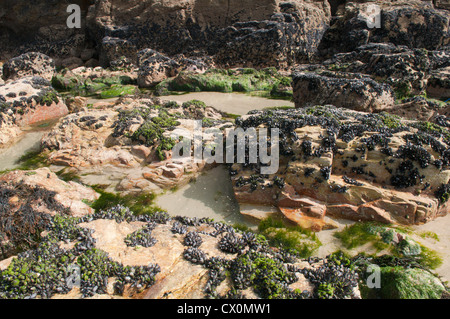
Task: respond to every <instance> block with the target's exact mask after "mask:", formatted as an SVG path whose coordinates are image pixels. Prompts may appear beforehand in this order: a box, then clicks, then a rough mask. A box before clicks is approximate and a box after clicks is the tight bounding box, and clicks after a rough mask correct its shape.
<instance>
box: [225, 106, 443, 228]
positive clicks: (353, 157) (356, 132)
mask: <svg viewBox="0 0 450 319" xmlns="http://www.w3.org/2000/svg"><path fill="white" fill-rule="evenodd" d="M237 124H238V126H240V127H242V128H244V129H247V128H248V127H259V128H263V127H267V128H280V129H281V132H280V159H279V170H278V172H277V173H276V174H272V175H262V174H261V172H260V165H255V164H253V165H249V164H248V163H246V164H234V165H233V166H232V171H231V172H232V180H233V185H234V190H235V195H236V199H237V200H238V202H239V203H240V204H241V205H246V204H253V205H265V206H275V207H278V208H279V209H280V211H281V212H282V213H283V214H285V215H286V216H287V218H289V219H291V220H293V221H295V222H297V223H299V224H302V223H304V224H308V223H309V224H311V225H312V228H313V229H314V230H320V229H322V228H323V227H324V226H326V223H325V220H324V217H325V216H332V217H338V218H344V219H350V220H355V221H378V222H383V223H399V224H406V225H411V224H420V223H424V222H428V221H430V220H433V219H435V218H436V217H438V216H440V215H445V214H447V213H448V204H447V199H446V198H447V195H445V194H447V193H446V192H447V189H448V186H446V185H447V183H448V182H449V179H450V171H449V169H448V161H447V159H446V158H447V155H446V154H447V150H448V145H447V142H446V136H448V134H449V133H448V130H447V129H446V128H444V127H440V126H439V125H436V124H432V123H429V122H419V121H411V122H410V121H405V120H402V119H401V118H399V117H396V116H392V115H388V114H370V113H359V112H354V111H349V110H344V109H335V108H334V107H312V108H304V109H297V110H289V111H265V112H253V114H249V115H246V116H244V117H242V118H241V119H239V120H238V121H237ZM311 219H313V221H314V223H313V222H312V221H311Z"/></svg>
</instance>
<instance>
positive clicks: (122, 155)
mask: <svg viewBox="0 0 450 319" xmlns="http://www.w3.org/2000/svg"><path fill="white" fill-rule="evenodd" d="M162 106H165V107H162ZM221 118H222V116H221V115H220V113H218V112H217V111H216V110H214V109H213V108H211V107H206V106H205V105H204V104H202V102H199V103H195V102H194V103H189V102H187V103H185V104H183V105H178V104H177V103H176V102H172V103H159V101H154V100H151V99H148V98H140V99H136V98H123V99H121V100H119V101H118V102H117V103H116V105H114V106H113V107H112V108H111V107H108V106H103V107H101V108H98V109H93V110H84V111H82V112H79V113H76V114H70V115H68V116H66V117H64V118H62V119H61V120H60V121H59V123H58V124H57V125H56V126H55V128H54V129H53V130H52V131H51V132H49V133H48V134H47V135H46V136H44V138H43V142H42V145H43V147H44V148H45V149H49V150H51V153H50V154H49V161H50V163H52V164H55V165H62V166H68V167H72V168H74V169H76V170H77V171H78V173H79V174H80V175H83V176H85V177H86V178H87V176H97V178H91V179H89V180H88V182H92V183H94V184H98V182H99V181H100V180H101V181H104V180H105V179H106V180H108V181H107V182H105V183H109V184H110V185H113V186H112V188H116V190H120V191H123V192H136V191H145V192H156V193H157V192H160V191H161V190H163V189H170V188H173V187H176V186H180V185H183V184H187V183H188V182H189V181H190V180H191V179H192V178H194V177H195V176H196V175H197V174H199V173H200V172H201V171H202V170H203V169H205V168H208V167H210V165H207V163H206V161H201V162H200V163H195V162H194V161H193V159H192V158H191V157H188V158H181V159H180V158H173V156H172V155H173V154H172V148H173V147H174V146H175V144H176V142H178V140H179V138H180V136H185V135H186V134H187V135H190V136H192V134H193V132H194V128H195V121H196V120H204V122H205V123H207V122H209V123H210V125H209V126H208V127H210V126H212V127H217V128H220V127H222V126H225V125H230V124H231V123H229V122H225V121H223V120H222V119H221ZM205 126H206V125H205ZM208 127H204V128H203V130H206V129H207V128H208ZM98 167H104V169H102V170H100V171H99V170H98Z"/></svg>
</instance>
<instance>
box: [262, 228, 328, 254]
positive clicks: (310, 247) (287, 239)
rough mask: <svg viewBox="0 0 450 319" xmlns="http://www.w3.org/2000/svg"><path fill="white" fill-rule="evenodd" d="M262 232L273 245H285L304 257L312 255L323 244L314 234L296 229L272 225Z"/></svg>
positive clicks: (284, 246)
mask: <svg viewBox="0 0 450 319" xmlns="http://www.w3.org/2000/svg"><path fill="white" fill-rule="evenodd" d="M262 234H263V235H264V236H265V237H266V238H267V239H268V240H269V242H270V243H271V244H272V245H274V246H280V247H283V248H284V249H286V250H289V251H291V252H294V253H296V254H298V255H299V256H300V257H303V258H307V257H310V256H311V255H312V254H313V253H314V252H315V251H316V250H317V249H318V248H319V247H320V246H321V242H320V241H319V240H318V239H317V238H316V237H315V236H314V235H313V234H306V233H302V232H300V231H298V230H295V229H289V228H275V227H271V228H267V229H266V230H264V232H263V233H262Z"/></svg>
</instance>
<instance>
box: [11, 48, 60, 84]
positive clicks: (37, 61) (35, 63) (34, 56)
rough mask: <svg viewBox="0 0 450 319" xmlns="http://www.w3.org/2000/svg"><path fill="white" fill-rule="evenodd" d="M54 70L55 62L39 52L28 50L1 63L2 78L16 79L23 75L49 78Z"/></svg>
mask: <svg viewBox="0 0 450 319" xmlns="http://www.w3.org/2000/svg"><path fill="white" fill-rule="evenodd" d="M55 72H56V68H55V62H54V61H53V60H52V59H51V58H50V57H49V56H47V55H45V54H42V53H40V52H28V53H24V54H22V55H20V56H18V57H15V58H12V59H11V60H9V61H7V62H6V63H5V64H4V65H3V78H4V80H5V81H6V80H17V79H19V78H21V77H25V76H40V77H42V78H44V79H46V80H51V79H52V76H53V74H54V73H55Z"/></svg>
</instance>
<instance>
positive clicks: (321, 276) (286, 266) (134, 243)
mask: <svg viewBox="0 0 450 319" xmlns="http://www.w3.org/2000/svg"><path fill="white" fill-rule="evenodd" d="M70 221H72V222H70ZM65 223H67V224H65ZM60 224H62V225H63V227H52V228H51V230H50V231H49V232H48V235H47V237H45V238H44V241H43V244H42V245H41V246H40V247H39V248H38V250H36V251H33V250H31V251H29V252H27V253H26V254H22V255H20V256H18V257H15V258H11V259H8V260H4V261H2V262H1V263H0V267H1V268H0V272H1V271H3V270H5V269H6V271H7V273H8V276H7V278H6V279H5V280H4V281H3V282H2V286H0V296H2V298H10V297H12V296H17V297H22V298H23V297H27V296H28V297H30V296H31V297H32V298H36V297H44V298H71V299H74V298H148V299H173V298H178V299H200V298H206V297H209V298H211V297H215V298H217V297H228V298H231V297H233V296H240V297H241V298H247V299H256V298H265V299H268V298H275V297H277V298H303V299H304V298H317V297H318V296H320V284H322V283H323V282H326V281H327V280H336V278H339V287H338V286H336V287H335V289H334V293H333V296H334V297H336V298H360V295H359V290H358V282H357V278H358V275H357V273H356V272H355V271H354V270H352V269H350V268H346V267H343V266H339V265H337V264H336V262H335V261H334V260H333V259H332V258H330V259H329V260H328V259H319V258H316V259H312V260H309V261H307V260H304V259H300V258H297V257H294V256H291V255H289V254H288V253H287V252H285V251H283V250H280V249H274V248H272V247H270V246H269V245H267V243H266V242H264V241H261V240H260V239H258V238H257V237H256V236H255V235H254V234H252V233H242V232H239V231H236V230H235V229H234V228H233V227H230V226H227V225H224V224H220V223H215V222H213V221H210V220H207V219H195V218H194V219H192V218H186V217H174V218H169V217H168V216H167V215H164V214H163V213H156V214H155V215H153V216H135V215H133V213H132V212H131V211H130V210H129V209H127V208H125V207H121V206H117V207H113V208H111V209H109V210H107V211H103V212H99V213H96V214H95V215H93V216H87V217H84V218H81V219H78V220H74V219H71V220H70V219H67V220H66V221H64V219H62V220H61V221H60ZM64 226H65V227H64ZM71 233H74V234H76V235H77V238H73V237H69V238H67V234H71ZM64 236H66V238H65V240H64V241H60V242H58V241H57V240H56V241H52V240H51V239H50V238H63V237H64ZM74 239H75V240H74ZM38 252H40V253H41V254H42V253H46V254H48V255H46V259H48V260H50V261H53V260H54V259H55V258H56V259H59V260H62V263H60V264H57V265H54V267H53V268H52V271H51V272H49V271H48V269H47V268H37V267H39V266H41V265H42V263H44V264H45V261H44V262H43V261H42V258H41V259H36V258H35V255H34V254H36V253H38ZM40 257H41V256H40ZM61 257H62V258H61ZM23 266H28V267H29V268H27V269H28V271H27V274H26V276H24V275H23V274H22V276H21V277H20V275H19V274H20V270H21V269H23ZM70 266H72V267H73V266H77V267H78V269H79V274H80V278H79V279H80V280H79V282H78V284H77V285H75V286H72V287H70V286H68V285H67V283H66V281H61V278H63V279H65V278H66V277H65V276H67V273H65V272H64V269H65V268H67V267H70ZM38 269H39V270H38ZM37 271H40V276H38V278H45V279H46V282H48V283H51V284H52V286H51V287H50V288H48V289H45V290H44V289H42V288H37V289H36V287H35V288H34V289H33V290H31V288H32V287H33V286H30V285H28V284H27V282H26V279H27V277H28V276H29V275H30V276H32V275H34V274H35V273H36V272H37ZM54 273H57V274H60V277H56V276H54ZM343 274H344V275H345V278H342V277H340V276H342V275H343ZM18 275H19V276H18ZM24 278H25V279H24ZM74 279H77V278H76V277H75V278H74ZM35 280H36V279H35ZM16 281H18V282H19V283H20V284H21V287H22V288H21V291H17V289H14V288H13V287H14V286H12V285H13V283H14V282H16ZM75 282H76V280H75ZM333 282H334V281H333ZM331 285H332V287H334V286H333V284H331ZM11 286H12V287H11ZM5 288H6V289H5Z"/></svg>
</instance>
